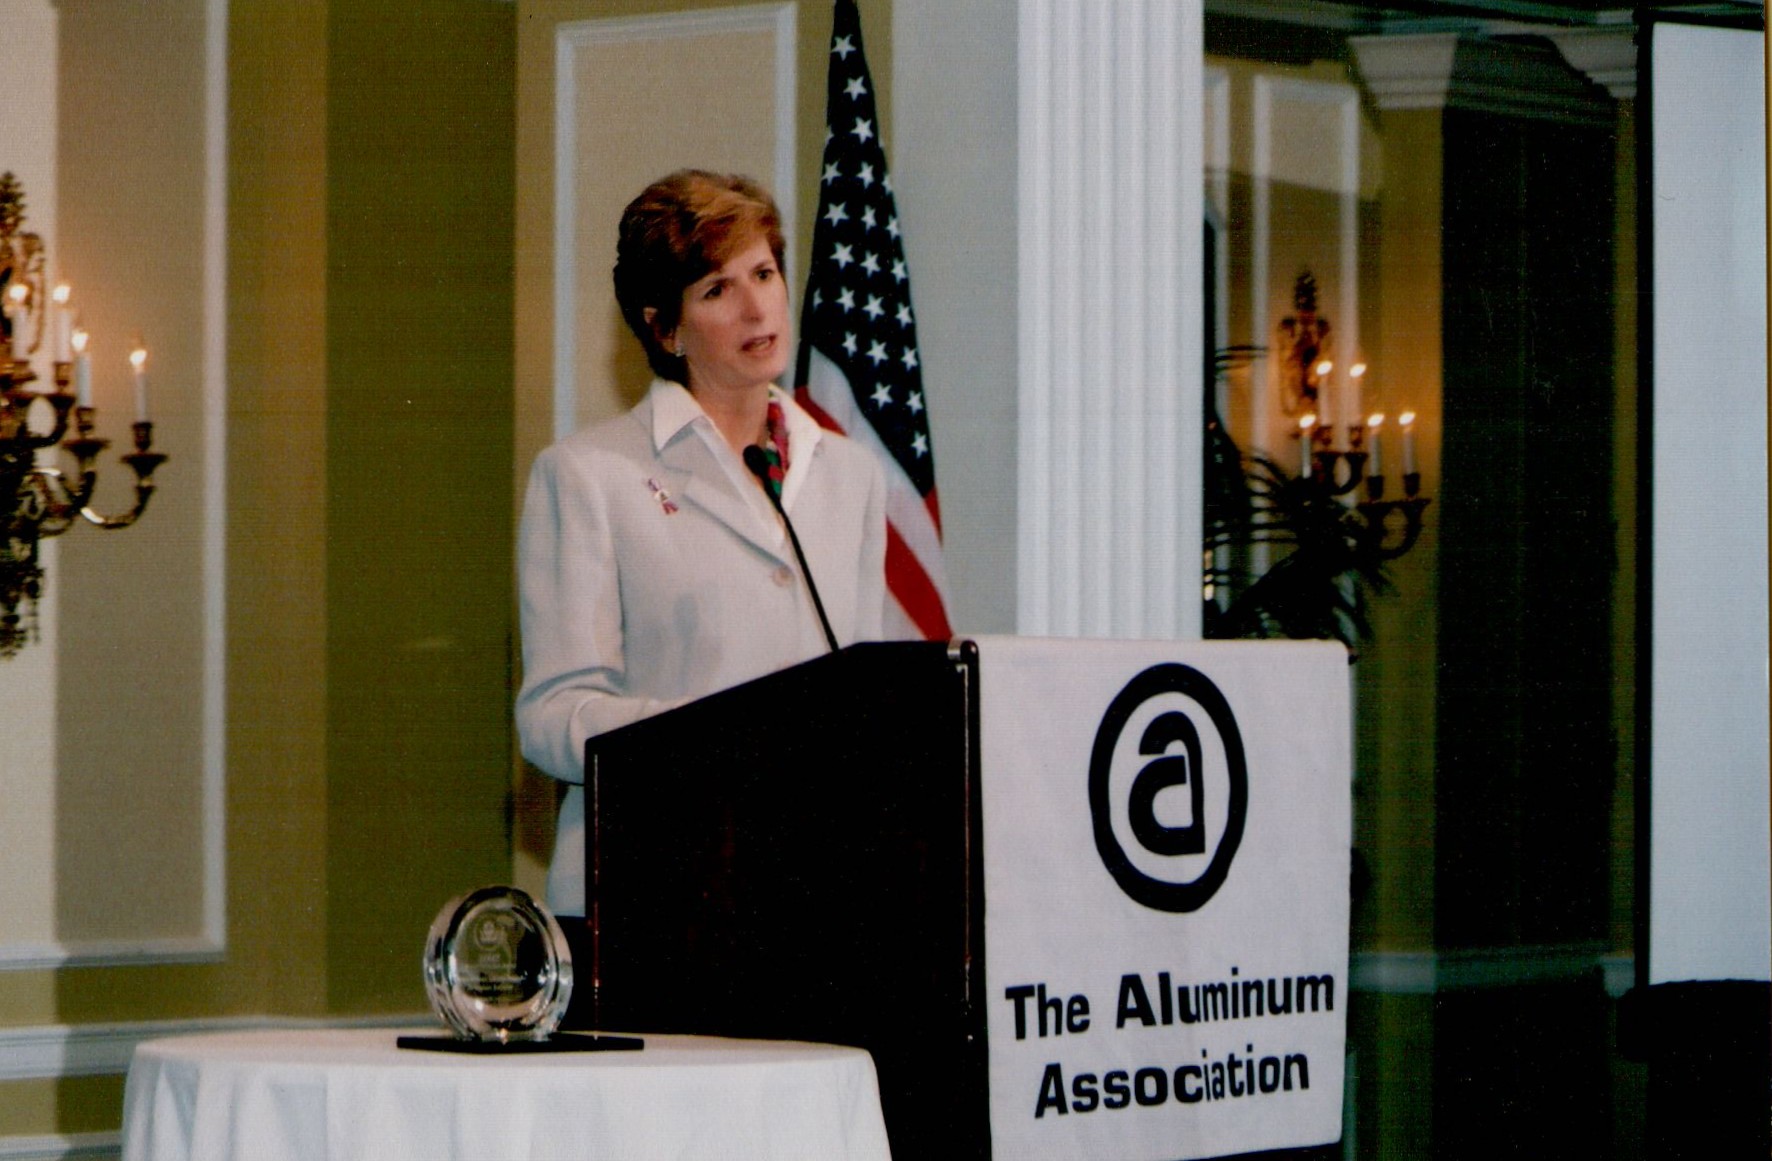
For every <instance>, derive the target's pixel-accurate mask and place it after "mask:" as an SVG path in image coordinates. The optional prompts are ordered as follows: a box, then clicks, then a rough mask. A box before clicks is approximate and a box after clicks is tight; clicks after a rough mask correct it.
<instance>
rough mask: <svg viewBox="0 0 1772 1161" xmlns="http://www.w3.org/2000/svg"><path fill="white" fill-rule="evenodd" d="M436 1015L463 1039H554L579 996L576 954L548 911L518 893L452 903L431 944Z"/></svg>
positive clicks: (483, 893)
mask: <svg viewBox="0 0 1772 1161" xmlns="http://www.w3.org/2000/svg"><path fill="white" fill-rule="evenodd" d="M425 990H426V992H427V993H428V994H429V996H430V1000H431V1008H432V1010H433V1011H435V1012H436V1013H437V1015H438V1016H439V1017H441V1018H442V1020H443V1023H444V1024H446V1025H448V1026H449V1030H450V1031H452V1032H454V1033H455V1035H456V1036H457V1037H458V1038H459V1039H462V1040H475V1041H489V1042H496V1043H499V1044H506V1043H511V1042H522V1041H538V1040H546V1039H547V1038H548V1037H549V1036H550V1035H551V1034H552V1033H553V1031H554V1029H556V1028H558V1027H559V1026H560V1019H561V1017H562V1016H564V1015H565V1014H566V1003H567V1001H568V1000H569V999H571V997H572V953H571V952H570V951H568V950H567V947H566V935H565V933H564V932H562V931H561V930H560V925H559V924H558V923H557V922H555V920H554V917H553V915H552V914H550V913H549V911H548V909H547V908H546V907H544V906H542V905H541V904H540V903H537V902H536V901H535V900H534V899H531V898H530V897H529V895H528V894H527V893H526V892H523V891H519V890H518V889H517V888H515V887H482V888H480V889H479V890H477V891H470V892H468V893H467V894H466V895H462V896H459V897H457V898H455V899H451V900H450V901H449V902H448V903H446V904H444V906H443V910H442V911H440V912H438V913H437V920H436V922H435V923H433V924H431V935H430V939H429V940H428V941H427V942H426V944H425Z"/></svg>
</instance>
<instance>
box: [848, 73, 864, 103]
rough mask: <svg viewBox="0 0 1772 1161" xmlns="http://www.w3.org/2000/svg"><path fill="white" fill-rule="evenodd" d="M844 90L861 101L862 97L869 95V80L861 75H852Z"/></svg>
mask: <svg viewBox="0 0 1772 1161" xmlns="http://www.w3.org/2000/svg"><path fill="white" fill-rule="evenodd" d="M843 92H845V93H846V94H848V95H849V96H851V97H853V98H855V99H856V100H858V101H859V100H861V98H863V97H865V96H867V93H868V85H867V82H866V81H864V80H862V79H861V78H860V77H850V78H849V83H848V84H847V85H845V86H844V87H843Z"/></svg>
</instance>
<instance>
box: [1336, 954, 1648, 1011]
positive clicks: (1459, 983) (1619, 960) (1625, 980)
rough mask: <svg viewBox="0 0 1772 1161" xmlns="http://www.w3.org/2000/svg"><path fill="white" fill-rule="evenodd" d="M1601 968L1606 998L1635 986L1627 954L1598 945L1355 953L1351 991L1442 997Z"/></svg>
mask: <svg viewBox="0 0 1772 1161" xmlns="http://www.w3.org/2000/svg"><path fill="white" fill-rule="evenodd" d="M1596 968H1598V969H1599V970H1600V971H1601V972H1602V978H1603V979H1604V981H1605V987H1606V993H1607V994H1608V995H1610V996H1612V997H1613V998H1614V999H1616V998H1618V997H1619V996H1622V995H1623V994H1624V993H1625V992H1626V991H1628V990H1629V989H1630V987H1631V986H1632V984H1633V983H1634V982H1635V964H1634V961H1633V960H1632V959H1631V957H1630V956H1628V955H1613V954H1611V953H1609V952H1608V951H1606V950H1605V949H1604V948H1602V946H1601V945H1599V944H1552V945H1547V946H1542V947H1485V948H1472V949H1469V950H1460V951H1365V952H1355V953H1354V955H1353V956H1352V957H1351V960H1350V963H1349V965H1348V989H1349V990H1350V991H1355V992H1370V993H1377V994H1381V995H1393V996H1397V995H1402V996H1431V995H1437V994H1439V993H1441V992H1453V991H1469V990H1473V989H1487V988H1511V987H1523V986H1527V985H1531V984H1546V983H1558V982H1569V981H1572V980H1576V979H1579V978H1581V977H1582V976H1583V975H1586V974H1587V973H1589V972H1591V971H1593V970H1594V969H1596Z"/></svg>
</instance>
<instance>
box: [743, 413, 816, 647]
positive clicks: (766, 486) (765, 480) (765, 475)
mask: <svg viewBox="0 0 1772 1161" xmlns="http://www.w3.org/2000/svg"><path fill="white" fill-rule="evenodd" d="M744 466H745V467H747V468H749V469H751V474H752V475H753V476H756V477H757V479H758V480H760V481H761V482H762V484H763V494H764V495H765V496H768V497H769V502H770V503H771V504H774V505H775V511H776V512H777V513H778V514H779V515H780V516H781V522H782V523H783V524H784V525H786V526H787V530H788V540H789V541H790V542H792V544H793V546H794V557H795V559H797V560H798V561H799V562H800V575H801V576H803V577H805V578H806V591H807V592H809V593H811V594H812V607H813V608H814V609H816V610H818V623H819V624H820V625H822V626H823V627H824V639H825V640H826V641H828V642H830V645H831V652H832V653H835V652H836V651H837V635H836V634H835V633H833V632H831V619H830V618H829V617H827V616H825V615H824V602H823V601H821V600H819V599H818V585H817V584H816V583H815V582H814V581H813V579H812V570H811V569H810V568H808V567H806V554H805V552H803V551H801V549H800V537H799V536H798V535H797V534H795V532H794V522H793V521H792V520H789V519H788V510H787V509H786V508H783V507H782V506H781V497H780V496H778V495H776V494H775V489H774V487H772V486H771V485H770V481H769V457H768V456H767V455H766V454H764V451H763V449H762V448H760V447H758V446H757V445H756V444H754V443H753V444H751V445H749V446H748V447H746V448H745V449H744Z"/></svg>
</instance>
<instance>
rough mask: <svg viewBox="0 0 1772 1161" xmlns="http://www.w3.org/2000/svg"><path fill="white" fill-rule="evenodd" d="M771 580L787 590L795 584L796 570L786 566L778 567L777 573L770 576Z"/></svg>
mask: <svg viewBox="0 0 1772 1161" xmlns="http://www.w3.org/2000/svg"><path fill="white" fill-rule="evenodd" d="M769 579H770V580H772V581H774V582H775V583H776V584H778V585H780V586H781V587H783V588H786V587H787V586H789V585H791V584H793V583H794V570H793V569H791V568H789V567H788V566H787V565H785V564H782V565H777V566H776V568H775V571H774V572H772V573H770V574H769Z"/></svg>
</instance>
